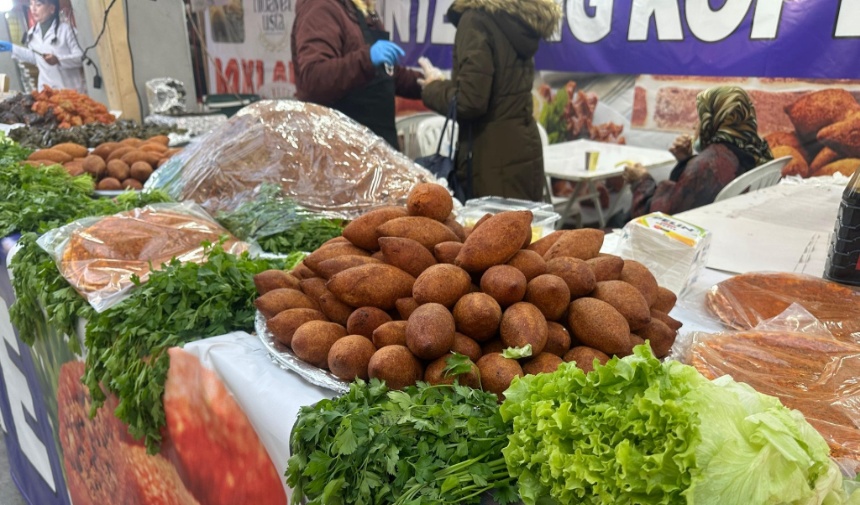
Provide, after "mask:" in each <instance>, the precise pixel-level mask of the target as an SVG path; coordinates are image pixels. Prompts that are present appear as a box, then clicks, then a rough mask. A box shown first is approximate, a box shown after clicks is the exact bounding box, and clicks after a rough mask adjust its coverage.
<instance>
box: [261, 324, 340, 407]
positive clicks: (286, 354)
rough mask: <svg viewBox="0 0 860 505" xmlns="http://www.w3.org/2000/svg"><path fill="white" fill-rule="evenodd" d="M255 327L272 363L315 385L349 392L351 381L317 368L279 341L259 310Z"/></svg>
mask: <svg viewBox="0 0 860 505" xmlns="http://www.w3.org/2000/svg"><path fill="white" fill-rule="evenodd" d="M254 327H255V328H256V330H257V338H259V339H260V342H262V343H263V347H265V348H266V351H267V352H268V353H269V358H270V359H271V360H272V363H274V364H276V365H278V366H279V367H280V368H282V369H283V370H288V371H291V372H295V373H296V374H298V375H299V376H301V377H302V378H303V379H304V380H306V381H308V382H310V383H311V384H313V385H315V386H319V387H321V388H325V389H328V390H330V391H334V392H335V393H338V394H343V393H347V392H349V383H348V382H346V381H343V380H341V379H338V378H337V377H335V376H334V375H333V374H332V373H331V372H328V371H326V370H323V369H321V368H317V367H315V366H313V365H311V364H308V363H305V362H304V361H302V360H300V359H299V358H298V357H297V356H296V355H295V354H293V351H291V350H290V349H289V348H288V347H287V346H285V345H284V344H282V343H280V342H278V340H277V339H276V338H275V336H274V335H272V333H271V332H269V328H267V327H266V316H264V315H263V314H261V313H260V311H257V315H256V317H255V318H254Z"/></svg>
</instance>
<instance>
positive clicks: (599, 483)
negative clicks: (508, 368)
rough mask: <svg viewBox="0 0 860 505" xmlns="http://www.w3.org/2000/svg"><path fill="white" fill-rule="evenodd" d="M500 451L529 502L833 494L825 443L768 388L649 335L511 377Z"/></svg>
mask: <svg viewBox="0 0 860 505" xmlns="http://www.w3.org/2000/svg"><path fill="white" fill-rule="evenodd" d="M501 415H502V417H503V418H504V419H505V420H506V421H509V422H511V423H512V424H513V434H512V435H511V437H510V444H509V445H508V446H507V447H506V448H505V449H504V451H503V453H504V456H505V459H506V461H507V464H508V469H509V470H510V472H511V475H512V476H514V477H516V478H517V479H518V485H519V492H520V495H521V496H522V499H523V501H524V502H525V503H526V504H529V505H531V504H534V503H536V502H537V501H538V500H539V499H541V498H545V497H551V498H553V499H554V500H556V502H557V503H582V504H607V503H638V504H643V505H648V504H666V505H670V504H678V503H695V504H697V505H750V504H754V503H773V504H789V503H791V504H795V505H800V504H803V505H820V504H822V503H826V504H829V505H837V504H841V503H846V499H847V497H846V496H845V493H844V492H843V491H842V484H841V481H842V479H841V475H840V473H839V470H838V468H837V467H836V465H835V463H833V462H832V461H831V460H830V458H829V457H828V454H829V449H828V446H827V443H826V442H825V441H824V439H823V438H822V437H821V435H820V434H819V433H818V432H817V431H815V429H814V428H813V427H812V426H810V425H809V423H807V422H806V420H805V419H804V418H803V415H802V414H800V413H799V412H797V411H792V410H789V409H787V408H785V407H784V406H782V404H781V403H780V402H779V400H778V399H776V398H773V397H771V396H766V395H762V394H760V393H757V392H756V391H755V390H753V389H752V388H751V387H749V386H747V385H746V384H740V383H737V382H734V381H733V380H732V379H731V377H729V376H724V377H720V378H719V379H717V380H715V381H709V380H707V379H706V378H705V377H703V376H702V375H701V374H699V373H698V372H697V371H696V369H694V368H693V367H690V366H686V365H682V364H681V363H678V362H675V361H667V362H665V363H661V362H660V361H659V360H657V359H656V358H655V357H654V356H653V354H652V353H651V350H650V348H648V347H647V346H644V345H642V346H637V347H636V348H635V349H634V354H633V355H632V356H628V357H626V358H623V359H618V358H613V359H612V360H610V361H609V362H608V363H607V364H606V365H605V366H600V365H597V366H595V369H594V371H593V372H590V373H588V374H587V375H586V374H585V373H584V372H583V371H582V370H581V369H579V368H577V367H576V366H575V365H574V364H573V363H564V364H562V365H561V366H560V367H559V368H558V370H557V371H556V372H554V373H551V374H539V375H529V376H526V377H524V378H519V379H514V382H513V383H512V384H511V387H510V389H508V390H507V391H506V392H505V402H504V403H503V404H502V406H501Z"/></svg>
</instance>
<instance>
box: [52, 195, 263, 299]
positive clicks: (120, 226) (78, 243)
mask: <svg viewBox="0 0 860 505" xmlns="http://www.w3.org/2000/svg"><path fill="white" fill-rule="evenodd" d="M225 236H226V237H227V238H226V241H225V242H224V244H223V248H224V250H225V251H227V252H231V253H234V254H240V253H242V252H244V251H246V250H248V245H247V244H246V243H244V242H240V241H239V240H237V239H236V238H235V237H233V236H232V235H230V232H228V231H227V230H226V229H225V228H223V227H222V226H221V225H219V224H218V223H216V222H215V221H214V220H213V219H212V218H211V217H209V216H208V215H207V214H206V212H205V211H203V210H202V209H200V207H199V206H197V205H194V204H191V203H179V204H176V203H165V204H154V205H150V206H147V207H142V208H139V209H132V210H130V211H127V212H120V213H119V214H114V215H112V216H105V217H92V218H84V219H80V220H78V221H75V222H73V223H71V224H68V225H66V226H63V227H61V228H57V229H55V230H51V231H50V232H48V233H46V234H44V235H42V236H41V237H39V240H38V243H39V246H41V247H42V249H44V250H46V251H47V252H48V253H49V254H51V256H52V257H53V258H54V261H56V263H57V267H58V268H59V270H60V273H61V274H62V275H63V277H65V278H66V280H67V281H68V282H69V284H71V285H72V287H74V288H75V290H76V291H78V293H80V294H81V295H82V296H83V297H84V298H86V299H87V301H89V302H90V305H92V306H93V308H94V309H95V310H96V311H98V312H101V311H103V310H105V309H107V308H109V307H111V306H112V305H114V304H116V303H118V302H120V301H121V300H122V299H124V298H125V296H127V292H128V291H129V290H130V289H131V288H132V287H133V286H134V283H133V282H132V280H131V279H132V276H133V275H136V276H138V277H139V278H140V280H141V282H145V281H146V279H147V278H148V277H149V272H150V271H151V269H153V268H155V269H158V268H160V267H161V265H162V263H167V262H169V261H170V260H171V259H172V258H176V259H178V260H179V261H181V262H189V261H192V262H200V261H202V260H203V259H204V257H205V254H204V247H203V245H202V243H203V242H209V243H217V242H218V241H219V240H220V239H221V238H222V237H225Z"/></svg>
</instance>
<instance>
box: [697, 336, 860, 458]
mask: <svg viewBox="0 0 860 505" xmlns="http://www.w3.org/2000/svg"><path fill="white" fill-rule="evenodd" d="M809 328H810V327H807V328H803V329H802V331H798V330H795V331H792V330H789V329H771V328H770V327H769V326H768V325H763V326H762V327H761V328H760V329H756V330H751V331H744V332H732V333H721V334H705V333H696V334H694V335H693V337H692V345H691V347H690V349H689V351H688V352H687V353H686V356H684V359H683V360H684V361H687V362H688V363H689V364H690V365H693V366H694V367H696V369H697V370H698V371H699V372H700V373H702V374H703V375H704V376H705V377H708V378H709V379H715V378H717V377H720V376H723V375H730V376H732V378H734V379H735V380H736V381H738V382H745V383H747V384H749V385H750V386H752V387H753V388H754V389H755V390H756V391H758V392H760V393H764V394H767V395H772V396H775V397H777V398H779V399H780V400H781V401H782V403H783V404H784V405H785V406H787V407H789V408H792V409H797V410H799V411H800V412H801V413H803V415H804V416H805V417H806V420H807V421H809V423H810V424H811V425H812V426H814V427H815V429H816V430H818V432H819V433H821V435H822V436H823V437H824V439H825V440H826V441H827V443H828V445H829V446H830V449H831V456H832V457H833V458H836V459H837V460H839V461H840V463H842V465H843V466H844V467H846V468H850V469H851V470H852V471H853V472H855V473H856V472H857V470H858V469H860V383H858V381H857V377H858V376H860V345H858V344H855V343H849V342H842V341H839V340H837V339H835V338H833V336H832V335H830V334H828V333H827V331H826V330H824V331H823V332H822V331H821V330H820V329H818V330H817V331H816V330H812V331H808V330H809ZM811 328H815V326H814V325H813V326H811ZM819 328H821V327H819Z"/></svg>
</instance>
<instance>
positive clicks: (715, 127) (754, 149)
mask: <svg viewBox="0 0 860 505" xmlns="http://www.w3.org/2000/svg"><path fill="white" fill-rule="evenodd" d="M696 109H697V110H698V112H699V143H700V145H701V148H702V149H704V148H705V147H707V146H709V145H710V144H713V143H715V142H725V143H728V144H732V145H734V146H735V147H737V148H739V149H741V150H742V151H744V152H745V153H747V154H749V155H750V156H752V157H753V159H755V162H756V166H758V165H761V164H762V163H765V162H768V161H770V160H772V159H773V154H772V153H771V152H770V147H769V146H768V145H767V141H766V140H764V139H762V138H761V137H759V136H758V123H757V121H756V117H755V107H754V106H753V104H752V100H750V97H749V95H747V93H746V91H744V90H742V89H741V88H738V87H736V86H717V87H714V88H709V89H706V90H705V91H702V92H701V93H699V94H698V95H697V96H696Z"/></svg>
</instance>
